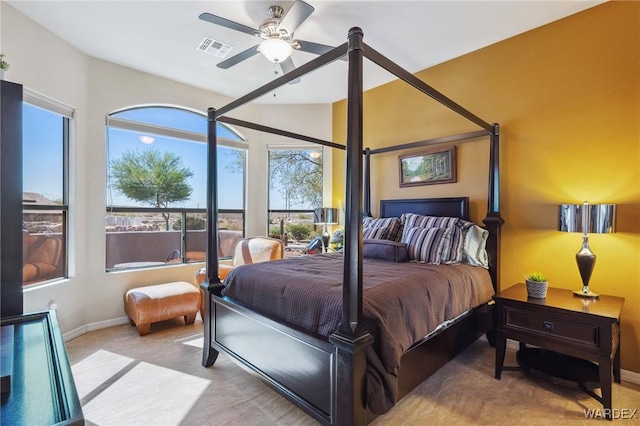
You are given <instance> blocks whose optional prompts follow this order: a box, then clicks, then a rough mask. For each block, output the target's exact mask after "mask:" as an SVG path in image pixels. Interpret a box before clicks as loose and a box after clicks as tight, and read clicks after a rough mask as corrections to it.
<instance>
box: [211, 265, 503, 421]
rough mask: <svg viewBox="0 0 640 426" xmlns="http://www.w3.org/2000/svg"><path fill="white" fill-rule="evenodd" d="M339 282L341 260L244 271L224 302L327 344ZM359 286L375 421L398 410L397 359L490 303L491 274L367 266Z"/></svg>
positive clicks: (237, 272)
mask: <svg viewBox="0 0 640 426" xmlns="http://www.w3.org/2000/svg"><path fill="white" fill-rule="evenodd" d="M342 274H343V260H342V256H341V255H340V254H321V255H314V256H305V257H301V258H292V259H284V260H280V261H274V262H265V263H259V264H253V265H245V266H241V267H237V268H235V269H234V270H233V271H232V272H231V273H230V274H229V276H228V277H227V278H226V280H225V282H224V283H225V286H226V288H225V290H224V292H223V294H224V295H225V296H227V297H230V298H233V299H236V300H238V301H240V302H241V303H242V304H244V305H245V306H248V307H251V309H253V310H255V311H257V312H260V313H262V314H264V315H266V316H269V317H271V318H277V319H280V320H284V321H286V322H288V323H290V324H294V325H296V326H299V327H302V328H304V329H306V330H309V331H313V332H315V333H318V334H320V335H322V336H326V337H328V336H329V335H330V334H331V333H333V332H334V331H335V330H336V329H337V327H338V323H339V322H340V319H341V316H342ZM363 286H364V290H365V291H364V300H363V319H364V323H365V325H366V326H367V328H368V330H369V332H370V333H371V335H372V336H373V337H374V339H375V340H374V343H373V345H371V346H370V347H369V348H368V349H367V404H368V406H369V409H370V410H371V411H372V412H373V413H376V414H381V413H385V412H387V411H388V410H389V409H391V407H392V406H393V405H394V404H395V401H396V399H397V394H398V384H397V373H398V367H399V366H400V358H401V357H402V354H403V353H404V352H405V351H406V350H407V349H408V348H409V347H410V346H411V345H413V344H414V343H416V342H418V341H420V340H421V339H422V338H424V337H425V336H426V335H427V334H429V333H430V332H432V331H433V330H435V328H436V327H437V326H438V325H439V324H441V323H443V322H445V321H447V320H450V319H453V318H455V317H456V316H458V315H460V314H462V313H463V312H465V311H467V310H469V309H471V308H474V307H476V306H479V305H481V304H483V303H485V302H488V301H489V300H490V299H491V296H492V295H493V287H492V285H491V278H490V276H489V274H488V272H487V271H486V270H485V269H483V268H480V267H474V266H470V265H466V264H461V265H427V264H421V263H393V262H385V261H381V260H374V259H364V264H363Z"/></svg>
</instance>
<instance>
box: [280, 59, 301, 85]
mask: <svg viewBox="0 0 640 426" xmlns="http://www.w3.org/2000/svg"><path fill="white" fill-rule="evenodd" d="M280 69H282V73H283V74H286V73H288V72H291V71H293V70H295V69H296V66H295V64H294V63H293V60H292V59H291V56H289V57H288V58H287V59H285V60H284V61H282V62H280ZM296 83H300V79H299V78H296V79H295V80H291V81H290V82H289V84H296Z"/></svg>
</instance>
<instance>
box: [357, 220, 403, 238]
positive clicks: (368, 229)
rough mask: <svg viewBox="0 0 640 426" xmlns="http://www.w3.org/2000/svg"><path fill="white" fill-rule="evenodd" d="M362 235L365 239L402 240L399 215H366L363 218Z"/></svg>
mask: <svg viewBox="0 0 640 426" xmlns="http://www.w3.org/2000/svg"><path fill="white" fill-rule="evenodd" d="M362 235H363V238H364V239H377V240H391V241H400V239H401V238H402V224H401V223H400V219H399V218H397V217H387V218H380V219H374V218H372V217H365V218H363V219H362Z"/></svg>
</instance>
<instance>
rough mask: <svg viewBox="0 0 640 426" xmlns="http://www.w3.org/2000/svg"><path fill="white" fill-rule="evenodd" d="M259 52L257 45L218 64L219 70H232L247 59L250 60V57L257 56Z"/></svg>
mask: <svg viewBox="0 0 640 426" xmlns="http://www.w3.org/2000/svg"><path fill="white" fill-rule="evenodd" d="M258 52H259V50H258V45H255V46H253V47H250V48H248V49H247V50H245V51H243V52H240V53H238V54H237V55H235V56H232V57H230V58H229V59H226V60H224V61H222V62H220V63H219V64H218V68H222V69H225V70H226V69H227V68H231V67H232V66H234V65H237V64H239V63H240V62H242V61H244V60H245V59H249V58H250V57H252V56H254V55H256V54H257V53H258Z"/></svg>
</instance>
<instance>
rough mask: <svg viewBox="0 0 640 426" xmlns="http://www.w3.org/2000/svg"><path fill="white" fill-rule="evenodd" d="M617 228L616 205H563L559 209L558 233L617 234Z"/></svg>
mask: <svg viewBox="0 0 640 426" xmlns="http://www.w3.org/2000/svg"><path fill="white" fill-rule="evenodd" d="M585 215H586V217H585ZM584 222H587V224H586V226H585V224H584ZM615 226H616V205H615V204H587V203H585V204H561V205H560V206H559V207H558V231H563V232H582V233H590V234H610V233H613V232H615Z"/></svg>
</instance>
